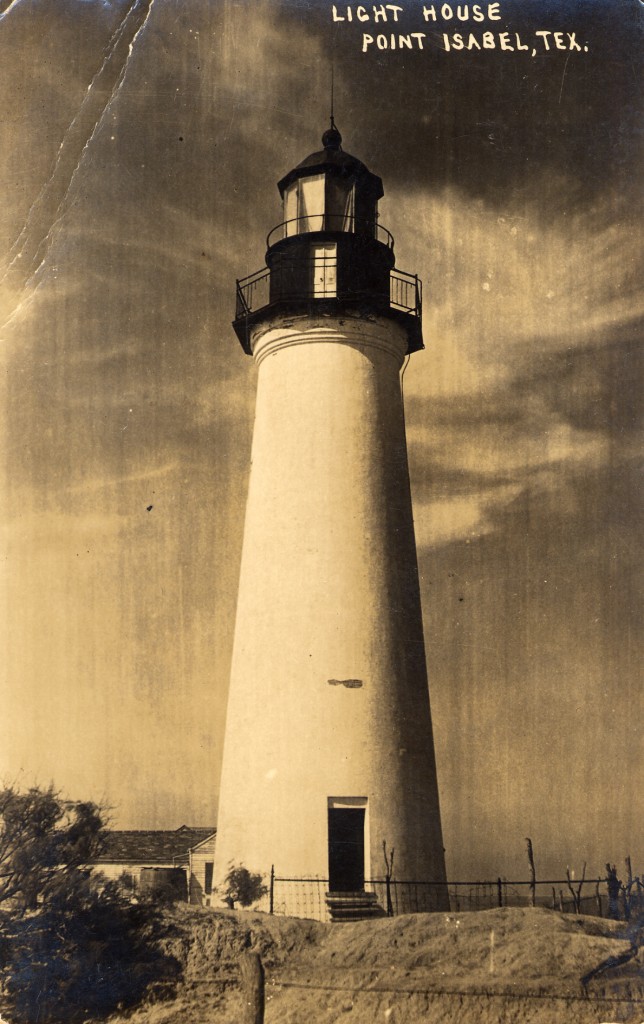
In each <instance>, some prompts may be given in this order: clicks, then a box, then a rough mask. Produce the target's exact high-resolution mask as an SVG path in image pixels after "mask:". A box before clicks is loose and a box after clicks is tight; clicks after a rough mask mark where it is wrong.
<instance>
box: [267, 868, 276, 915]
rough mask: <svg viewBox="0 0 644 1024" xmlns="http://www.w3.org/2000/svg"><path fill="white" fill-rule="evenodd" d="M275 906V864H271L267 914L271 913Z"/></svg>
mask: <svg viewBox="0 0 644 1024" xmlns="http://www.w3.org/2000/svg"><path fill="white" fill-rule="evenodd" d="M274 908H275V865H274V864H271V888H270V903H269V907H268V912H269V914H272V913H273V910H274Z"/></svg>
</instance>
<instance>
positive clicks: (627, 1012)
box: [113, 908, 644, 1024]
mask: <svg viewBox="0 0 644 1024" xmlns="http://www.w3.org/2000/svg"><path fill="white" fill-rule="evenodd" d="M171 932H172V934H171V936H170V938H169V940H168V942H169V947H170V948H171V950H172V952H173V953H174V955H175V956H177V957H178V959H180V960H181V962H182V963H183V964H184V981H183V984H182V985H181V987H180V990H179V991H178V993H177V998H176V1000H174V1001H172V1002H170V1003H159V1004H156V1005H153V1006H150V1007H147V1008H142V1009H141V1010H139V1011H137V1012H136V1013H135V1014H133V1015H131V1016H129V1017H128V1018H118V1021H119V1024H120V1022H121V1021H122V1020H123V1021H124V1020H126V1019H127V1020H129V1021H130V1024H179V1022H181V1024H240V1020H241V1019H242V1018H241V1003H240V999H241V994H240V991H239V989H238V987H237V985H236V981H237V978H238V967H237V964H238V957H239V955H240V954H241V953H243V952H244V951H245V950H252V951H255V952H258V953H259V954H260V955H261V957H262V962H263V963H264V965H265V968H266V995H267V1002H266V1024H278V1022H280V1024H337V1022H340V1021H342V1022H346V1024H375V1022H378V1021H380V1022H382V1024H421V1022H422V1024H425V1022H427V1024H433V1022H437V1024H438V1022H440V1024H504V1022H507V1024H510V1022H512V1024H532V1022H539V1024H561V1022H567V1021H570V1022H575V1024H600V1022H613V1021H614V1022H628V1024H640V1022H642V1021H644V974H643V971H642V966H643V965H642V959H641V951H640V958H639V959H635V960H631V961H630V962H629V963H627V964H625V965H619V966H616V967H614V968H613V969H612V970H611V969H606V970H604V971H602V972H601V973H600V974H599V975H597V976H596V977H595V978H593V979H592V980H591V981H590V982H589V983H588V985H587V986H586V987H584V986H583V985H582V983H581V978H582V977H584V976H585V975H588V974H589V973H590V972H591V971H593V969H595V968H597V967H598V966H599V965H600V964H602V963H604V962H606V961H607V960H609V958H617V957H619V956H620V955H622V954H625V953H627V952H628V951H629V949H630V948H631V944H632V940H631V938H630V937H626V936H625V931H624V925H622V924H619V923H616V922H610V921H605V920H603V919H599V918H588V917H573V916H571V915H564V914H559V913H556V912H553V911H549V910H543V909H521V908H504V909H498V910H488V911H482V912H480V913H465V914H460V915H459V914H414V915H409V916H404V917H397V918H381V919H378V920H374V921H364V922H355V923H351V924H340V925H338V924H336V925H324V924H318V923H316V922H312V921H300V920H295V919H292V918H280V917H269V916H267V915H263V914H253V913H242V912H239V913H238V912H215V911H208V910H204V911H201V910H191V909H189V908H184V909H182V910H178V911H176V912H175V914H174V916H173V918H172V926H171ZM113 1024H116V1018H115V1019H114V1022H113Z"/></svg>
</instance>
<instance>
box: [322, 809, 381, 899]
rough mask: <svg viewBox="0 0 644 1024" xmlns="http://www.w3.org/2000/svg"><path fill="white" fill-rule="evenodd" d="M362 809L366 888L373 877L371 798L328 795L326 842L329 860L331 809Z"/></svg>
mask: <svg viewBox="0 0 644 1024" xmlns="http://www.w3.org/2000/svg"><path fill="white" fill-rule="evenodd" d="M352 809H355V810H360V811H364V837H363V843H364V883H365V889H366V888H367V882H368V881H369V880H370V879H371V850H370V844H369V800H368V799H367V797H366V796H330V797H327V804H326V820H327V826H326V844H327V861H328V856H329V838H330V837H329V825H328V822H329V811H331V810H352Z"/></svg>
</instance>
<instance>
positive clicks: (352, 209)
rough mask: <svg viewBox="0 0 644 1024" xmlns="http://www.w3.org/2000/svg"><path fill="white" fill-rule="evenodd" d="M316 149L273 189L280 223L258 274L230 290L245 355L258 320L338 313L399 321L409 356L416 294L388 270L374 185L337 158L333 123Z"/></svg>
mask: <svg viewBox="0 0 644 1024" xmlns="http://www.w3.org/2000/svg"><path fill="white" fill-rule="evenodd" d="M322 146H323V149H321V150H319V151H317V152H315V153H312V154H311V155H310V156H308V157H306V159H305V160H303V161H302V162H301V163H299V164H298V165H297V167H295V168H293V170H291V171H289V173H288V174H286V175H285V176H284V177H283V178H282V179H281V180H280V181H279V182H278V189H279V192H280V195H281V198H282V214H283V219H282V221H281V223H280V224H278V225H277V227H275V228H273V230H272V231H270V233H269V235H268V238H267V240H266V244H267V252H266V268H263V269H262V270H260V271H258V272H257V273H255V274H251V275H250V276H249V277H247V278H244V279H243V280H240V281H238V282H237V310H236V318H235V320H234V321H233V327H234V328H235V331H236V333H237V336H238V338H239V340H240V342H241V344H242V347H243V348H244V351H246V352H248V353H249V354H250V353H251V341H250V332H251V330H252V328H253V327H254V326H255V325H256V324H258V323H259V322H260V321H262V320H263V319H264V318H265V316H266V315H271V314H273V313H276V314H279V313H280V312H284V313H286V314H288V315H293V314H297V313H298V312H299V313H304V314H306V313H308V314H310V315H313V314H321V315H324V314H325V313H326V314H328V315H332V314H337V313H339V312H342V313H345V314H347V315H348V314H350V313H353V314H354V315H361V314H363V315H373V314H379V315H386V316H390V317H392V318H394V319H397V320H402V322H403V323H404V324H405V326H406V327H407V330H408V336H409V351H410V352H413V351H416V350H417V349H419V348H422V347H423V341H422V332H421V322H420V317H421V290H420V289H421V286H420V281H419V280H418V277H417V276H416V275H412V274H407V273H405V272H404V271H400V270H397V269H396V268H395V266H394V264H395V258H394V240H393V237H392V235H391V234H390V233H389V231H387V230H386V228H384V227H382V225H381V224H380V223H379V221H378V201H379V200H380V199H381V198H382V196H383V194H384V193H383V187H382V181H381V179H380V178H379V177H378V176H377V175H375V174H372V173H371V171H369V170H368V169H367V167H366V166H365V165H364V164H363V163H362V161H360V160H358V159H357V158H356V157H354V156H351V155H350V154H349V153H345V152H344V150H343V149H342V136H341V135H340V132H339V131H338V129H337V128H336V126H335V124H334V122H333V119H331V127H330V128H329V129H328V130H327V131H326V132H325V133H324V135H323V136H322Z"/></svg>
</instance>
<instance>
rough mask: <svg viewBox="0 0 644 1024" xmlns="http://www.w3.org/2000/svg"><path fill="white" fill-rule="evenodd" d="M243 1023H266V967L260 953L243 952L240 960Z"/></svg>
mask: <svg viewBox="0 0 644 1024" xmlns="http://www.w3.org/2000/svg"><path fill="white" fill-rule="evenodd" d="M239 967H240V973H241V987H242V1006H243V1008H244V1009H243V1013H244V1017H243V1024H264V1005H265V1003H264V968H263V966H262V961H261V960H260V958H259V954H258V953H242V955H241V957H240V960H239Z"/></svg>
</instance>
